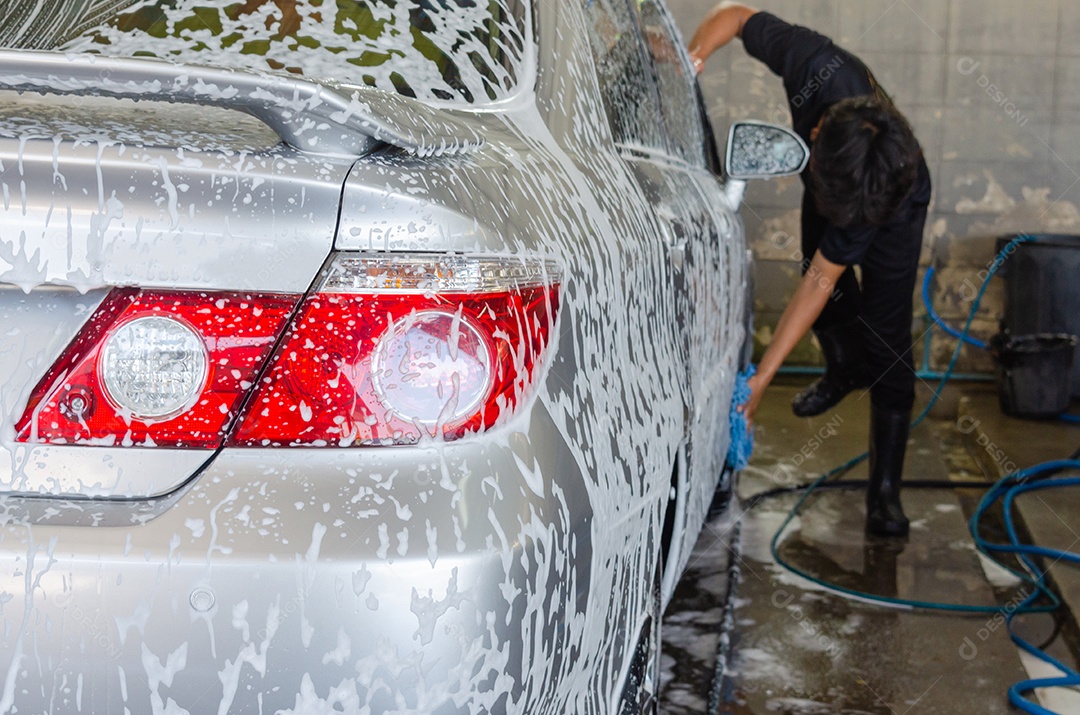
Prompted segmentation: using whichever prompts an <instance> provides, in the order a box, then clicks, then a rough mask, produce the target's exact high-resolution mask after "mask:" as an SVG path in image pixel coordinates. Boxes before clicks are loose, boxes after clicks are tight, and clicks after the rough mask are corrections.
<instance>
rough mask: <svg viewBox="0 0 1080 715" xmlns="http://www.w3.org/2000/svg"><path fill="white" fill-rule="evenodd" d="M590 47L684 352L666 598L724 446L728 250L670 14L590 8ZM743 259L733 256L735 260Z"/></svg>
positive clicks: (602, 4) (631, 7) (653, 6)
mask: <svg viewBox="0 0 1080 715" xmlns="http://www.w3.org/2000/svg"><path fill="white" fill-rule="evenodd" d="M585 9H586V15H587V17H588V19H589V21H590V23H591V27H590V31H591V35H590V41H591V43H592V45H593V53H594V57H595V59H596V65H597V71H598V75H599V79H600V85H601V93H602V95H603V100H604V105H605V110H606V111H607V114H608V119H609V122H610V124H611V127H612V132H613V134H614V138H615V141H616V142H617V144H618V146H619V149H620V152H621V154H622V156H623V158H624V160H625V161H626V162H627V165H628V166H629V167H630V168H631V170H632V172H633V174H634V176H635V178H636V179H637V181H638V183H639V185H640V186H641V188H642V190H643V192H644V194H645V196H646V198H647V200H648V202H649V203H650V205H651V206H652V208H653V210H654V213H655V215H656V218H657V224H658V226H659V235H657V236H656V241H657V250H661V251H664V252H665V253H666V254H667V256H668V260H669V262H670V269H671V270H670V274H669V275H670V285H669V297H670V299H671V300H673V301H674V302H675V307H676V315H677V319H678V321H679V331H680V334H681V340H682V344H683V366H682V372H681V375H680V377H681V380H682V385H681V389H682V391H683V393H684V395H685V405H684V406H685V423H684V440H683V445H682V449H681V450H680V456H679V459H678V464H677V465H673V467H674V470H673V472H674V473H673V476H672V486H673V490H672V495H673V499H672V503H670V504H669V505H668V509H667V514H666V521H665V524H664V532H665V542H666V543H665V547H666V554H665V556H666V557H667V560H666V564H665V573H664V589H663V591H664V600H665V602H666V600H667V599H668V598H669V597H670V594H671V592H672V591H673V590H674V585H675V583H676V581H677V577H678V574H679V573H681V571H682V569H683V567H684V565H685V563H686V561H687V559H688V558H689V554H690V550H691V548H692V546H693V543H694V540H695V539H696V536H697V533H698V531H699V530H700V528H701V524H702V523H703V521H704V517H705V514H706V512H707V509H708V506H709V503H710V501H711V499H712V495H713V491H714V488H715V486H716V483H717V479H718V477H719V475H720V474H721V471H722V467H723V459H724V455H725V453H726V450H727V439H728V430H727V422H726V410H727V406H728V404H729V403H730V384H731V378H732V374H733V373H732V372H731V370H730V369H729V366H728V365H727V364H726V363H725V359H724V354H723V353H724V348H725V346H726V345H727V343H728V341H729V339H730V337H732V336H731V335H730V333H731V329H730V326H729V325H728V323H729V318H728V316H729V308H728V306H726V305H724V301H725V296H726V295H727V294H728V293H729V292H730V284H731V282H732V281H731V280H730V279H729V276H728V274H727V273H726V272H725V270H724V269H725V262H726V261H728V260H730V257H729V256H727V255H726V254H727V252H728V247H727V246H725V245H724V244H723V243H722V242H720V241H719V240H718V226H717V223H716V218H715V215H714V212H713V211H712V209H711V208H710V207H709V205H708V203H707V201H706V197H705V195H704V194H703V192H702V186H703V185H707V183H708V182H711V183H713V184H715V183H716V180H715V178H714V177H713V175H712V174H711V173H710V172H709V171H708V169H707V165H706V158H705V134H704V127H703V125H702V123H701V120H700V117H698V116H697V114H696V110H695V111H690V112H688V111H687V108H688V107H696V106H697V105H696V97H695V92H694V84H693V82H692V80H691V79H690V77H691V74H690V67H689V64H688V62H687V58H686V55H685V52H684V50H683V49H682V47H681V43H680V41H679V40H678V39H677V35H676V34H675V33H674V32H673V31H672V26H671V24H670V23H669V22H668V18H667V14H666V10H665V9H664V8H663V6H662V5H660V4H658V3H656V2H654V0H644V1H641V0H635V1H634V2H630V3H628V2H626V0H589V2H587V3H586V4H585ZM739 260H741V257H740V259H739Z"/></svg>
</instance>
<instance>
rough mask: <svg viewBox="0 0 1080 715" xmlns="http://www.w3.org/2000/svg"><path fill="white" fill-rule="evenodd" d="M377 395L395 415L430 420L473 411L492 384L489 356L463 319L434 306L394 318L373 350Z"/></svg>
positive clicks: (447, 420) (450, 418) (444, 420)
mask: <svg viewBox="0 0 1080 715" xmlns="http://www.w3.org/2000/svg"><path fill="white" fill-rule="evenodd" d="M372 382H373V386H374V388H375V392H376V394H377V395H378V397H379V399H380V400H381V401H382V402H383V403H384V404H385V405H386V406H387V407H389V408H390V409H392V410H393V411H394V413H395V414H396V415H397V417H398V418H400V419H403V420H407V421H410V422H419V423H421V424H428V425H433V424H436V423H438V422H442V423H443V424H450V423H454V422H457V421H458V420H461V419H463V418H466V417H468V416H470V415H472V413H473V412H475V411H476V409H477V408H478V407H479V406H480V405H481V404H482V403H483V401H484V398H485V397H486V396H487V393H488V390H489V389H490V388H491V383H492V375H491V356H490V354H489V352H488V347H487V344H486V343H485V341H484V339H483V337H482V336H481V335H480V333H479V332H478V331H477V330H476V328H474V327H473V326H472V325H471V324H470V323H469V322H468V321H467V320H465V319H463V318H462V317H461V316H458V315H451V314H449V313H443V312H438V311H424V312H420V313H415V314H413V315H410V316H409V317H406V318H403V319H401V320H399V321H397V322H396V323H394V324H393V325H392V326H391V327H390V329H389V330H387V331H386V333H384V334H383V336H382V337H381V338H379V341H378V344H377V345H376V346H375V352H374V354H373V355H372Z"/></svg>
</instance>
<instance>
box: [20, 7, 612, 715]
mask: <svg viewBox="0 0 1080 715" xmlns="http://www.w3.org/2000/svg"><path fill="white" fill-rule="evenodd" d="M256 5H258V4H256ZM360 5H363V4H362V3H361V4H360ZM493 5H494V4H493ZM170 7H172V5H171V4H167V3H166V4H161V5H160V7H159V6H156V5H154V4H153V3H150V4H143V5H141V6H139V7H138V8H135V9H133V10H131V12H130V13H129V14H128V15H123V14H121V15H120V18H121V20H122V21H110V22H108V23H106V24H105V25H103V26H100V27H96V28H92V29H91V30H87V31H86V32H85V33H83V34H82V35H80V37H79V38H75V39H71V38H68V39H67V40H65V41H66V42H68V44H67V45H65V48H66V49H68V50H71V51H74V52H76V53H77V54H76V55H72V56H71V57H70V58H69V59H71V61H72V62H73V63H74V64H72V66H71V74H70V75H68V74H65V73H64V72H63V71H62V70H57V68H58V67H61V68H62V67H63V65H61V64H58V62H59V60H58V59H57V57H56V56H44V57H41V58H40V60H41V63H40V66H41V67H47V68H48V69H47V70H37V71H36V74H35V73H34V72H30V71H28V72H26V73H24V74H21V73H19V72H18V71H16V69H14V68H15V67H16V64H15V62H16V60H14V59H13V58H11V57H10V56H9V57H8V58H7V59H6V60H5V59H4V58H0V65H3V68H4V71H0V79H2V80H3V84H4V85H5V86H9V87H16V88H18V89H20V90H23V91H24V92H23V93H22V94H16V93H15V92H12V91H7V92H4V93H3V96H2V98H0V162H2V171H3V175H2V176H0V182H2V185H3V192H4V203H3V206H2V210H0V314H2V315H3V322H2V325H3V328H4V330H3V335H2V337H0V375H3V376H4V379H3V382H2V385H0V410H2V412H0V418H2V426H0V430H2V431H0V452H2V453H3V457H4V459H3V460H2V461H0V465H3V466H0V492H2V494H0V505H2V515H3V516H2V526H0V553H2V558H0V620H2V621H3V628H2V632H0V643H2V644H3V646H2V647H0V684H2V690H0V712H122V711H130V712H148V711H153V712H183V711H187V712H208V711H217V712H222V713H224V712H256V711H258V712H262V711H278V710H285V711H297V712H323V711H345V712H358V711H364V712H373V713H379V712H390V711H392V712H418V713H419V712H424V713H427V712H458V711H461V712H481V711H488V712H499V711H501V710H504V709H506V707H507V704H508V703H512V702H513V703H524V702H530V703H533V704H535V705H536V706H537V707H540V708H545V707H547V708H551V707H555V706H554V705H552V703H555V702H557V701H558V698H559V697H560V696H559V695H558V692H557V691H558V687H557V685H558V682H559V680H560V678H562V677H563V676H564V674H565V673H566V672H568V670H569V669H570V666H569V665H568V663H567V661H566V659H567V658H568V657H569V656H570V652H571V649H572V645H573V644H574V643H575V642H580V637H581V630H582V627H581V622H580V621H581V618H582V615H581V613H582V611H583V610H584V606H583V599H584V598H585V596H586V595H587V593H588V578H589V576H588V569H589V563H590V556H591V554H590V552H589V547H588V543H589V526H588V524H589V517H590V512H589V509H590V507H589V499H588V496H587V494H586V492H585V490H584V487H583V486H582V485H581V478H580V475H579V474H578V472H577V467H576V463H577V459H578V457H576V456H575V455H574V454H572V453H571V450H570V448H569V447H568V446H567V444H566V441H565V438H564V436H563V435H562V434H561V433H560V430H559V428H558V427H557V426H556V425H555V424H554V423H553V422H552V420H551V418H550V416H549V415H548V412H547V411H546V410H545V409H544V408H543V406H542V405H540V404H539V403H537V401H536V400H535V392H536V385H537V383H538V381H540V380H541V379H542V376H543V374H544V372H545V370H547V369H549V368H550V366H549V364H548V361H549V358H550V355H551V352H552V349H553V348H552V345H553V343H554V342H555V341H556V333H557V325H558V315H559V310H560V298H561V295H560V288H561V283H562V275H563V273H562V271H563V267H562V265H561V263H560V262H559V261H558V260H555V259H554V258H553V256H552V255H550V252H549V251H545V250H544V248H543V246H538V245H534V246H533V247H532V250H527V251H524V252H521V251H515V250H511V249H510V248H509V247H508V245H507V244H506V243H505V242H499V241H495V242H491V241H486V240H484V238H483V234H484V231H483V229H482V228H478V227H479V226H480V225H481V224H480V222H478V221H477V220H476V217H475V216H469V214H468V212H456V211H453V210H449V209H446V208H445V207H444V208H438V207H435V208H433V207H432V206H429V205H426V200H425V196H424V193H423V191H413V192H410V191H409V190H408V189H403V188H394V189H390V188H389V184H390V183H391V182H390V180H389V179H387V178H386V177H388V176H391V175H392V176H393V177H394V178H393V183H395V184H396V185H397V184H400V183H401V182H402V176H408V175H410V171H413V170H416V171H419V172H421V173H420V174H415V173H414V174H412V175H413V176H422V175H423V174H422V172H424V171H426V170H427V169H428V168H432V167H434V168H435V169H438V170H441V171H443V172H444V173H445V172H449V173H450V174H453V173H454V171H456V170H457V169H455V168H454V166H455V164H454V162H458V165H460V164H466V165H467V164H469V163H470V162H471V163H472V164H473V168H474V170H475V168H476V167H475V165H476V164H478V163H483V162H487V164H488V165H489V166H488V168H490V165H491V164H493V163H495V162H497V161H498V155H492V154H484V153H483V152H480V153H477V150H478V147H479V145H480V141H479V140H477V139H476V134H475V133H471V132H470V125H469V123H468V122H461V121H459V120H457V119H455V118H454V116H453V114H454V113H453V112H450V111H444V110H440V109H438V108H436V109H434V110H433V109H431V108H430V107H429V106H425V105H420V104H419V103H418V102H414V101H407V100H405V99H402V98H400V97H398V98H393V97H388V96H385V95H383V94H379V93H377V92H368V91H366V90H363V89H360V90H358V91H357V92H355V93H352V94H350V93H349V92H347V91H346V92H341V91H335V93H334V94H328V93H325V92H324V91H323V89H322V88H320V86H316V85H312V84H311V83H309V82H307V81H306V80H304V81H299V80H298V81H295V82H293V83H292V84H289V83H288V82H287V81H286V80H280V81H279V80H275V79H274V78H273V76H270V75H263V74H258V73H256V74H254V75H251V74H245V73H244V71H243V69H242V68H243V67H245V66H248V65H246V64H244V63H248V62H250V61H251V58H250V55H251V53H250V52H244V53H242V55H240V54H238V55H236V56H239V57H241V63H240V64H241V70H240V72H239V73H237V74H230V75H223V74H221V73H217V70H211V69H207V68H202V67H199V66H197V65H192V66H190V67H188V66H186V65H184V66H181V67H180V69H177V66H171V65H170V66H165V65H160V64H157V63H154V62H152V61H146V63H145V65H141V64H139V61H138V60H128V61H126V62H127V63H126V64H125V62H119V63H112V61H111V60H105V59H103V60H93V59H92V58H90V59H89V60H88V59H87V55H86V54H85V53H86V52H87V51H89V50H95V48H96V49H100V48H101V47H113V48H114V49H116V48H119V50H117V53H118V54H123V55H125V56H138V55H139V54H140V53H141V51H140V49H139V46H137V45H138V42H139V41H138V40H137V39H132V37H137V36H138V32H143V33H144V34H146V35H148V36H152V37H158V38H159V39H162V44H161V45H160V46H161V47H165V48H168V51H167V52H163V53H161V54H163V55H164V56H166V57H168V58H170V59H173V60H181V61H189V60H191V59H192V56H191V53H195V55H197V54H198V53H197V52H196V51H195V50H193V49H192V47H193V45H192V37H190V36H186V35H184V31H183V28H182V27H181V26H182V25H183V22H185V19H184V18H179V17H173V16H170V18H169V19H168V22H166V23H165V24H166V25H167V26H168V27H169V28H170V29H169V30H168V32H167V33H166V35H167V36H166V37H164V38H161V37H160V33H158V30H157V29H156V28H158V25H156V24H155V23H157V22H159V21H160V19H161V18H160V17H159V16H160V14H161V13H162V12H165V13H166V14H167V13H168V12H170V10H169V8H170ZM342 7H344V6H342ZM148 8H149V9H148ZM339 9H340V8H339ZM353 9H354V10H355V8H353ZM190 10H191V17H192V18H195V20H198V22H200V23H202V25H197V24H196V25H193V27H194V29H193V30H192V32H194V33H195V40H197V41H199V42H202V41H203V40H204V39H205V38H204V37H203V35H205V34H206V33H207V32H209V34H211V35H214V36H217V37H229V36H230V35H228V32H229V31H230V28H229V27H228V23H229V22H232V23H234V25H235V24H236V23H241V24H242V23H243V21H244V18H239V19H237V18H236V17H231V16H230V15H229V12H228V11H226V10H225V9H219V10H214V13H216V14H215V15H214V17H217V18H218V22H219V26H214V23H213V21H211V18H210V17H209V15H208V14H207V13H208V12H210V11H209V10H208V9H207V8H201V7H194V6H193V7H192V8H190ZM155 12H156V13H158V14H157V15H155V14H154V13H155ZM354 14H355V13H354ZM369 14H370V12H369ZM361 15H362V14H361ZM361 15H357V17H353V18H351V19H350V17H348V16H345V15H342V16H341V17H339V18H338V19H339V20H341V23H342V26H343V27H346V28H347V29H348V28H353V29H356V28H357V27H360V28H362V27H369V28H370V24H369V25H364V24H363V23H365V22H368V21H369V20H371V19H372V18H368V17H365V16H361ZM254 16H255V19H259V17H260V16H259V15H258V12H255V13H254ZM304 19H307V20H310V19H311V17H310V16H305V18H304ZM316 19H319V18H316ZM374 19H377V20H380V21H382V22H383V23H384V26H385V23H390V24H391V25H392V24H393V22H394V18H393V17H390V18H387V17H383V18H374ZM398 19H399V20H400V18H398ZM247 20H248V22H247V25H245V27H249V28H257V25H258V23H257V22H252V21H251V18H248V19H247ZM280 20H281V21H282V22H286V21H288V20H289V18H288V17H282V18H280ZM193 22H194V20H193ZM349 22H352V23H353V25H349ZM139 23H144V24H145V27H144V26H142V25H140V24H139ZM170 23H171V24H170ZM357 23H359V24H357ZM301 26H302V27H310V26H311V23H310V22H309V23H308V24H307V25H303V24H302V25H301ZM132 27H135V28H136V30H134V31H133V30H131V28H132ZM177 28H180V29H177ZM231 31H232V32H234V33H235V32H241V34H243V31H247V30H242V28H241V29H237V27H232V28H231ZM350 31H351V30H350ZM169 33H172V34H169ZM215 33H216V34H215ZM296 36H297V37H300V35H296ZM177 38H180V39H177ZM55 39H56V38H53V40H55ZM279 39H280V38H279ZM488 40H489V42H495V40H492V39H491V38H490V37H489V38H488ZM143 41H145V38H143ZM232 41H233V42H236V40H235V38H234V39H233V40H232ZM504 41H507V40H505V39H502V38H500V39H498V42H504ZM510 41H513V42H519V43H520V42H521V38H520V37H519V38H517V39H511V40H510ZM57 42H58V40H57ZM170 43H172V44H170ZM222 44H223V45H224V44H225V40H224V39H223V40H222ZM309 44H310V43H308V44H304V43H300V44H299V45H298V47H301V48H303V47H308V46H309ZM39 46H40V45H39ZM154 46H155V47H158V45H154ZM241 46H246V45H244V43H240V44H239V45H237V47H241ZM293 49H296V48H293ZM519 49H520V48H519ZM173 50H176V51H175V52H174V51H173ZM372 51H374V50H372ZM297 52H298V53H299V55H298V56H301V57H302V56H303V53H304V50H303V49H301V50H298V51H297ZM106 54H109V53H108V52H106ZM143 54H145V53H143ZM421 54H422V52H421ZM424 56H425V57H426V56H427V55H424ZM27 57H28V58H30V57H31V56H30V55H28V56H27ZM208 57H210V59H211V60H213V59H220V58H221V56H220V55H215V54H213V53H211V54H210V55H208ZM260 57H262V61H264V62H270V61H277V60H276V59H274V57H276V55H274V54H273V53H272V52H266V53H264V55H260ZM33 59H34V60H35V61H36V60H37V59H39V58H37V57H36V56H34V58H33ZM308 59H309V61H312V62H314V60H311V58H308ZM377 59H378V58H376V60H372V61H373V62H375V61H377ZM5 62H6V64H5ZM36 66H37V65H36ZM313 66H317V65H313ZM477 66H479V65H478V63H476V62H473V63H471V68H472V69H471V70H470V71H473V70H475V68H476V67H477ZM380 67H381V65H380V64H376V65H375V68H374V69H371V71H370V72H369V73H368V75H365V76H364V78H363V81H362V82H359V83H358V84H375V85H376V86H378V85H379V84H380V83H382V82H388V83H390V85H391V86H393V87H394V88H396V89H399V90H400V89H401V88H400V87H399V86H398V85H399V84H400V77H399V78H397V79H395V78H394V76H393V73H392V72H390V71H389V70H388V69H386V68H382V69H380ZM444 68H445V66H444ZM255 69H257V70H260V71H261V70H263V69H266V68H263V67H257V68H255ZM269 69H278V68H276V67H274V66H273V65H271V66H270V68H269ZM282 69H285V70H289V69H291V67H290V66H285V67H283V68H282ZM155 73H157V74H155ZM161 73H165V75H163V74H161ZM464 74H465V75H468V72H465V73H464ZM481 74H482V75H483V76H481V77H480V78H479V79H477V78H476V77H473V78H471V79H470V77H469V76H465V77H464V78H462V77H460V76H459V77H456V78H455V77H443V79H444V80H445V85H446V87H438V86H435V85H432V86H433V87H434V88H433V89H431V92H432V95H431V96H429V97H427V98H428V99H432V100H440V99H445V97H441V96H440V94H439V93H440V92H443V93H446V92H461V91H463V90H462V88H464V91H466V92H471V93H472V94H474V95H480V94H481V93H485V92H486V93H487V94H488V95H489V99H494V100H497V99H498V98H499V96H500V93H504V90H505V85H507V84H508V83H507V82H506V81H504V79H505V78H499V77H498V76H496V75H495V74H492V73H491V72H488V73H486V74H485V73H481ZM163 76H167V77H168V78H169V79H168V80H163V79H161V78H162V77H163ZM368 76H370V77H371V78H372V81H371V82H368V81H367V77H368ZM73 77H74V78H75V79H72V78H73ZM493 78H494V79H493ZM492 85H494V86H495V88H496V89H498V90H499V91H498V92H496V91H494V90H491V91H488V90H489V89H490V87H491V86H492ZM470 87H471V88H472V89H471V90H470ZM27 89H29V90H32V91H29V92H28V91H25V90H27ZM417 89H419V85H418V86H417ZM290 93H291V94H290ZM305 93H306V94H305ZM417 93H418V91H416V90H414V91H413V92H412V94H417ZM421 93H422V92H421ZM405 94H408V93H407V92H406V93H405ZM297 96H300V97H301V99H299V100H298V99H297ZM342 96H344V97H345V98H346V99H345V100H342V102H343V103H342V104H341V105H340V106H338V105H334V101H336V99H335V98H340V97H342ZM350 97H351V101H348V100H349V98H350ZM133 98H136V99H138V100H139V101H132V99H133ZM436 103H437V102H436ZM328 107H329V108H328ZM387 107H389V108H390V109H389V110H388V109H387ZM320 112H322V114H320ZM328 117H329V118H331V119H332V120H333V121H327V118H328ZM498 124H499V122H498V121H496V122H495V125H498ZM341 125H347V126H348V127H351V128H352V129H350V131H351V132H352V133H351V134H345V133H343V132H339V131H338V130H337V127H339V126H341ZM473 126H474V128H475V125H473ZM327 127H330V129H329V130H328V129H327ZM455 154H456V156H455ZM474 155H475V156H474ZM403 167H406V168H408V171H406V170H404V169H403ZM485 171H486V170H485ZM379 177H383V178H381V179H380V178H379ZM406 183H407V182H406ZM444 198H445V197H444ZM410 202H412V203H410ZM395 205H399V206H400V207H401V208H402V210H401V211H400V212H396V213H395V211H393V210H391V209H388V206H389V207H393V206H395ZM365 216H366V218H364V217H365ZM343 217H347V218H348V220H344V219H343ZM470 221H472V223H471V225H470ZM462 226H465V227H466V228H465V229H463V230H458V229H460V228H461V227H462ZM361 227H362V231H361ZM455 227H456V228H455ZM378 231H384V232H385V233H383V234H380V237H381V239H378V238H374V235H375V234H374V233H373V232H378ZM424 231H434V232H435V233H436V234H439V235H441V236H443V237H444V238H445V237H446V236H453V237H454V238H453V240H451V241H449V242H448V241H447V240H442V241H432V240H427V241H424V240H418V241H415V242H414V245H415V250H408V249H407V248H406V250H401V247H402V245H405V246H406V247H407V246H408V242H405V244H402V243H401V242H393V244H394V246H395V247H396V248H395V250H391V251H386V250H380V249H385V248H386V247H388V246H390V244H391V243H392V242H391V240H390V236H392V235H393V236H400V235H406V236H408V235H413V236H417V235H422V234H423V232H424ZM417 232H419V233H417ZM440 232H441V233H440ZM429 238H430V237H429ZM380 240H383V243H382V244H381V245H380ZM432 247H434V248H432ZM541 462H543V463H544V464H546V465H561V469H562V471H564V472H565V474H566V475H567V477H566V478H565V479H564V480H563V481H561V482H554V481H552V480H551V479H550V476H549V477H547V478H545V477H544V476H543V475H542V474H541V471H542V470H541V468H540V466H539V465H540V463H541ZM575 474H577V475H578V476H577V477H576V479H575V478H572V476H573V475H575ZM571 555H576V557H577V559H576V560H575V563H573V564H571V563H570V557H571ZM530 649H541V650H542V652H535V653H534V652H529V651H530ZM530 689H536V691H535V692H527V691H529V690H530ZM545 691H546V692H545ZM544 703H548V705H547V706H545V705H544Z"/></svg>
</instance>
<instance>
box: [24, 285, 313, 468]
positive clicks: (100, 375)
mask: <svg viewBox="0 0 1080 715" xmlns="http://www.w3.org/2000/svg"><path fill="white" fill-rule="evenodd" d="M298 300H299V296H293V295H280V294H242V293H204V292H195V291H151V290H137V289H130V288H120V289H116V290H113V291H112V292H111V293H109V295H108V297H106V299H105V301H104V302H102V304H101V305H100V306H99V307H98V309H97V311H96V312H95V313H94V315H93V316H91V318H90V320H89V321H88V322H87V324H86V325H85V326H84V327H83V329H82V330H81V331H80V333H79V335H78V336H77V337H76V339H75V340H74V341H73V342H72V343H71V344H70V345H69V346H68V347H67V349H66V350H65V351H64V353H63V354H62V355H61V357H60V359H59V360H58V361H57V362H56V364H54V365H53V367H52V368H51V369H50V370H49V372H48V373H46V375H45V377H44V378H42V380H41V381H40V382H39V383H38V385H37V387H36V388H35V389H34V391H33V393H32V394H31V396H30V400H29V402H28V405H27V408H26V410H25V412H24V413H23V415H22V417H21V418H20V419H19V421H18V422H17V423H16V433H17V439H18V440H19V441H20V442H39V443H50V444H96V445H112V444H116V445H130V446H167V447H188V448H202V449H211V448H215V447H218V446H220V445H221V442H222V440H223V439H224V435H225V433H226V432H227V431H228V428H229V426H230V424H231V423H232V421H233V419H234V418H235V416H236V413H237V411H238V410H239V409H240V406H241V404H242V400H243V397H244V396H245V394H247V393H248V391H249V390H250V388H251V386H252V383H253V382H254V380H255V378H256V376H257V374H258V372H259V370H260V369H261V368H262V366H263V365H264V364H265V362H266V359H267V357H268V356H269V353H270V350H271V348H272V347H273V345H274V342H275V341H276V340H277V338H278V336H279V335H280V334H281V331H282V330H283V329H284V327H285V323H286V321H287V319H288V316H289V314H290V313H291V312H292V310H293V309H294V308H295V306H296V303H297V301H298Z"/></svg>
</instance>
